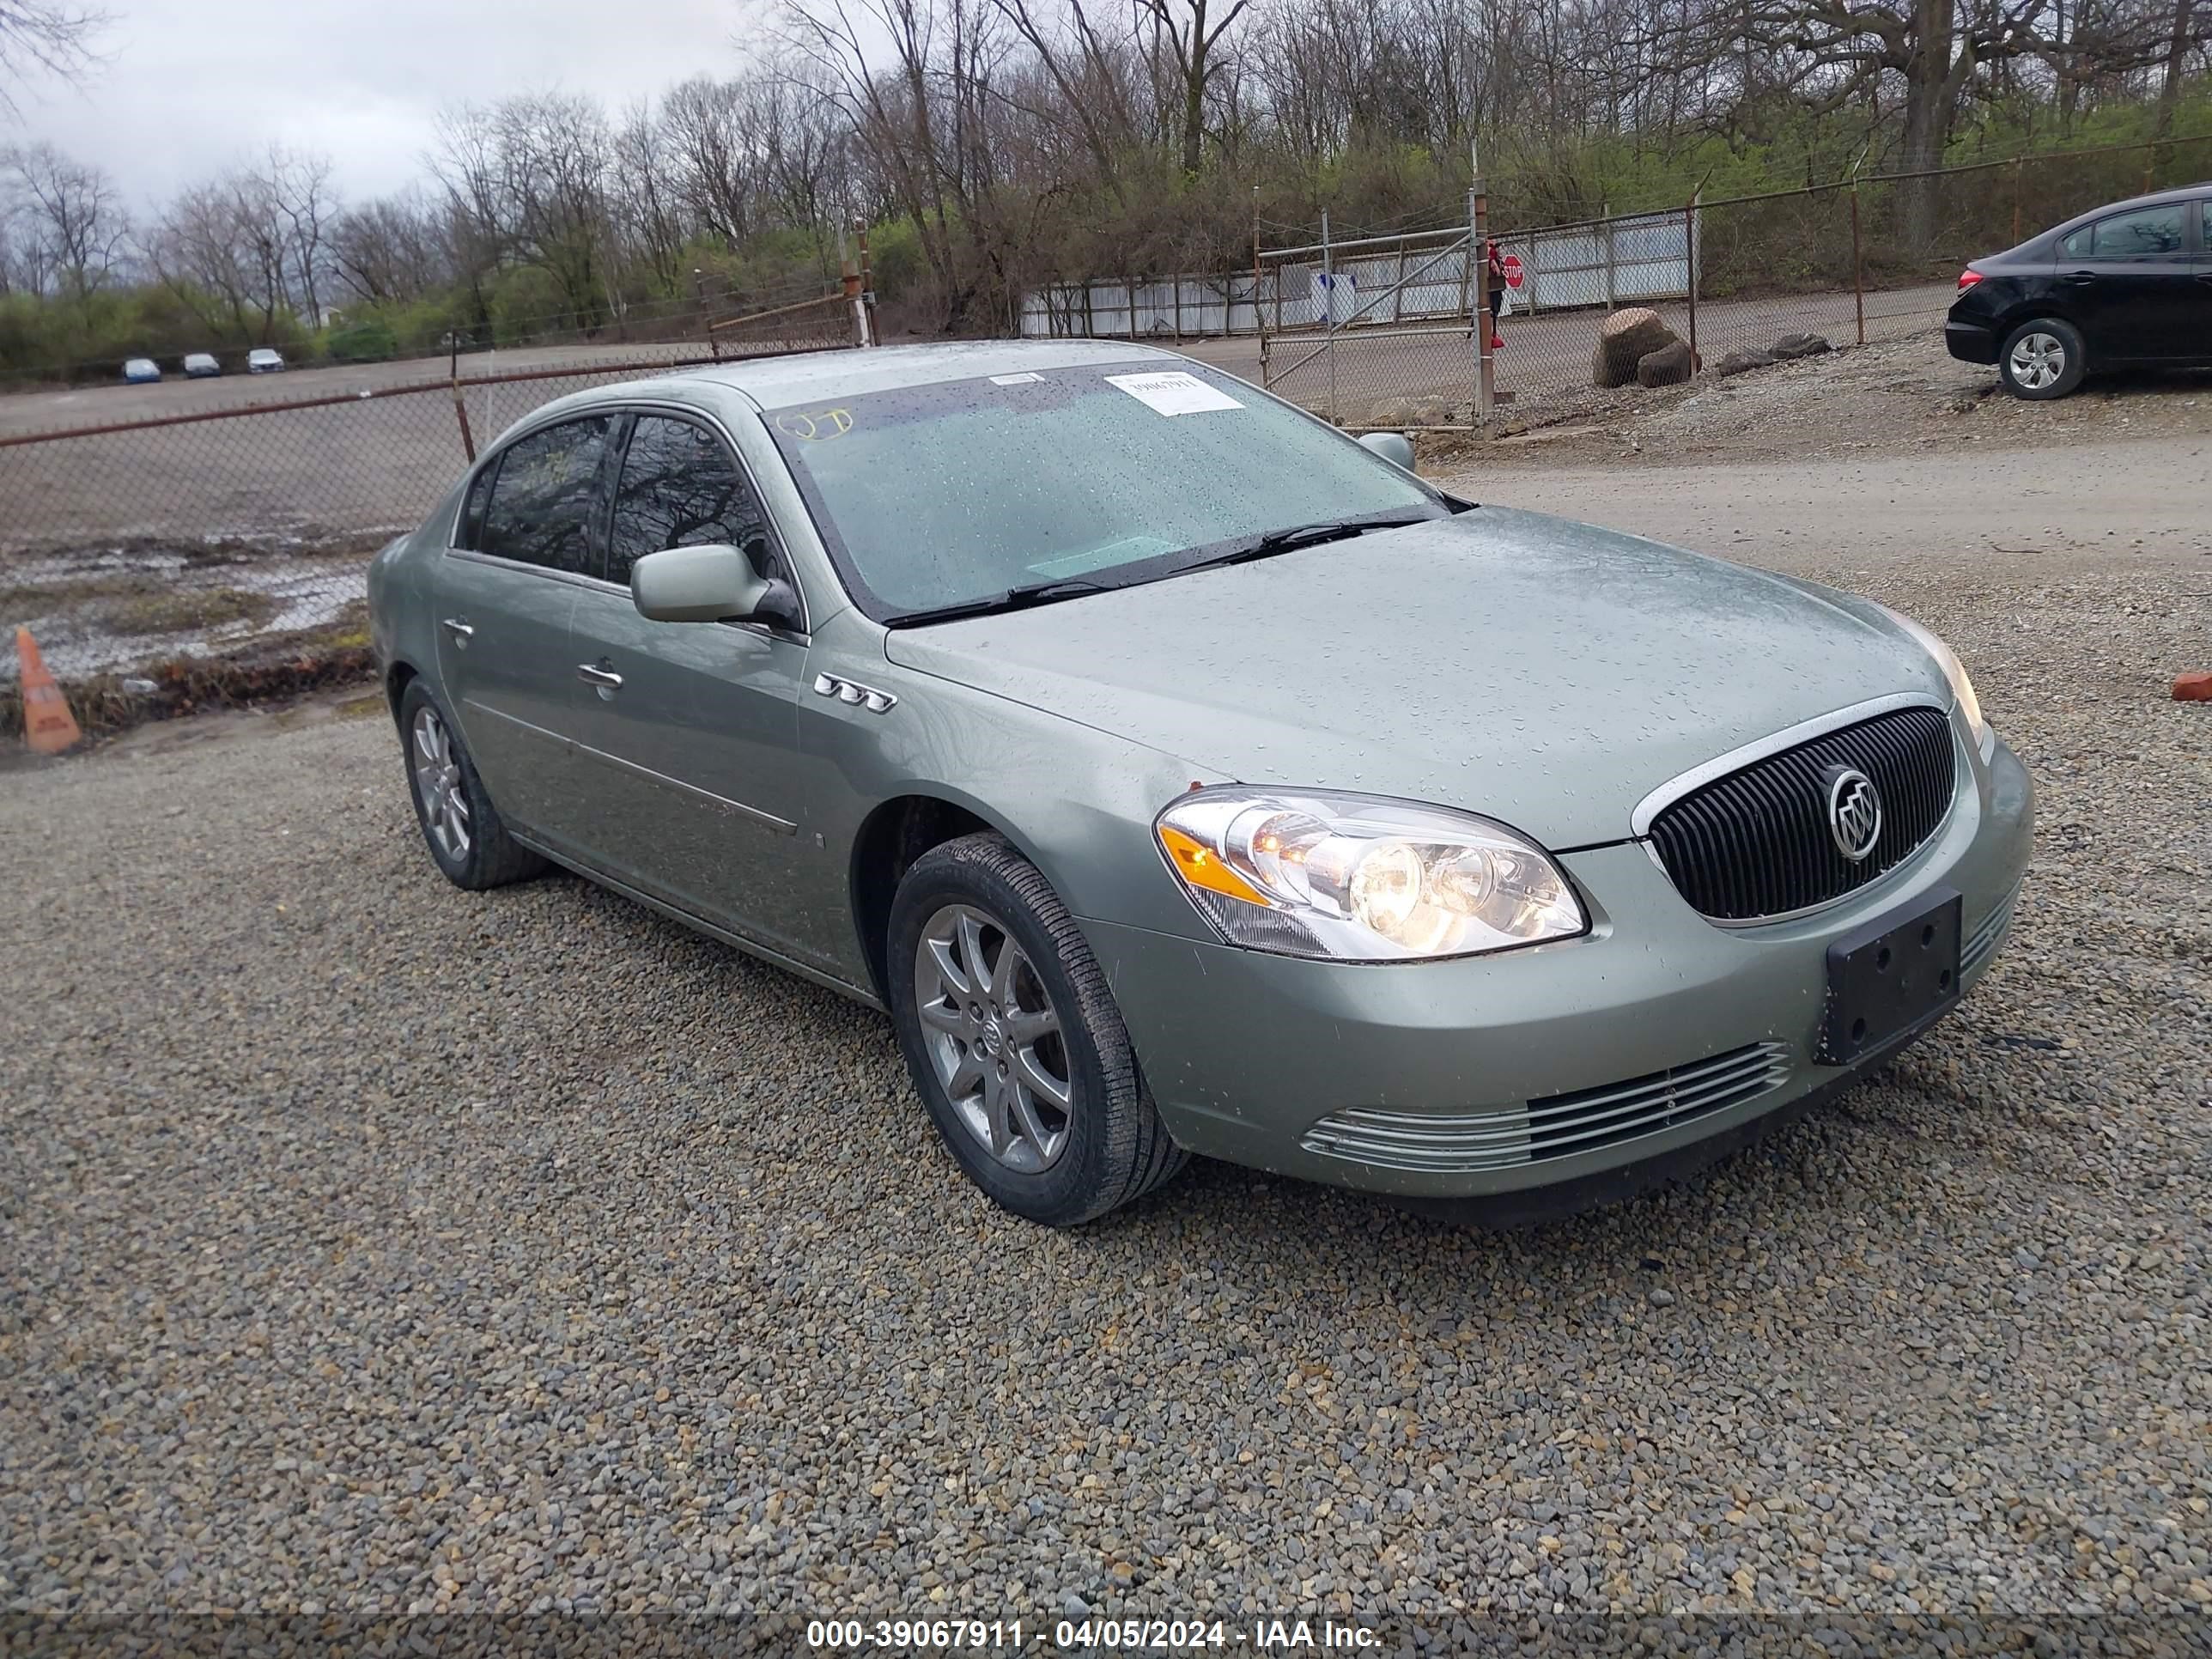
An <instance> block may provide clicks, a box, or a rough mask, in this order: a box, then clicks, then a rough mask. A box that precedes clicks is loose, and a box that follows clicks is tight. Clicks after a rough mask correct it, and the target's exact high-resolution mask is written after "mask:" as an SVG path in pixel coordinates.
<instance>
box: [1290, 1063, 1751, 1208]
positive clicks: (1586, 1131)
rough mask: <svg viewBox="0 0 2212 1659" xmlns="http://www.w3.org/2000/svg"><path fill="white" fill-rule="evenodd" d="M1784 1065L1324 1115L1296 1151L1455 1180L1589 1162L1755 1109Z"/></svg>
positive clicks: (1687, 1070)
mask: <svg viewBox="0 0 2212 1659" xmlns="http://www.w3.org/2000/svg"><path fill="white" fill-rule="evenodd" d="M1789 1056H1790V1049H1789V1047H1788V1045H1787V1044H1784V1043H1780V1042H1754V1043H1751V1044H1749V1045H1747V1046H1746V1047H1744V1048H1732V1049H1730V1050H1729V1051H1728V1052H1727V1053H1726V1054H1714V1055H1712V1056H1711V1057H1710V1058H1707V1059H1705V1060H1691V1061H1689V1062H1687V1063H1686V1064H1684V1065H1681V1066H1674V1067H1671V1068H1670V1069H1668V1070H1667V1071H1664V1072H1654V1073H1650V1074H1649V1075H1647V1076H1644V1077H1635V1078H1626V1079H1622V1080H1621V1081H1620V1082H1618V1083H1608V1084H1605V1085H1601V1086H1600V1087H1598V1088H1595V1089H1581V1090H1577V1091H1574V1092H1572V1093H1570V1094H1562V1095H1547V1096H1544V1097H1541V1098H1540V1099H1536V1100H1531V1101H1529V1102H1528V1103H1526V1104H1525V1105H1524V1106H1522V1107H1520V1108H1517V1109H1507V1110H1504V1111H1497V1112H1475V1113H1465V1114H1458V1115H1448V1116H1447V1115H1437V1116H1428V1115H1423V1114H1419V1113H1413V1112H1397V1111H1383V1110H1380V1109H1376V1110H1363V1109H1352V1110H1348V1111H1341V1112H1332V1113H1330V1114H1329V1115H1328V1116H1327V1117H1324V1118H1322V1120H1321V1121H1319V1122H1317V1123H1316V1124H1315V1125H1314V1126H1313V1127H1311V1128H1310V1129H1308V1130H1307V1131H1306V1133H1305V1134H1304V1137H1303V1138H1302V1139H1301V1140H1300V1142H1299V1144H1300V1145H1301V1146H1304V1148H1305V1150H1306V1151H1308V1152H1316V1153H1319V1154H1321V1155H1322V1156H1324V1157H1328V1158H1343V1159H1346V1160H1347V1161H1349V1162H1352V1163H1355V1164H1371V1165H1374V1166H1376V1167H1377V1168H1381V1169H1387V1170H1417V1171H1425V1172H1428V1173H1431V1174H1445V1175H1448V1174H1462V1175H1464V1174H1473V1173H1475V1172H1477V1171H1480V1170H1504V1169H1510V1168H1512V1167H1513V1166H1514V1165H1516V1164H1528V1163H1533V1162H1535V1161H1537V1160H1539V1159H1542V1158H1570V1157H1572V1156H1574V1155H1576V1154H1577V1153H1581V1152H1595V1151H1596V1150H1597V1149H1599V1148H1600V1147H1604V1146H1614V1145H1616V1144H1618V1143H1620V1142H1621V1141H1626V1140H1633V1139H1636V1138H1637V1137H1638V1136H1639V1135H1648V1134H1654V1133H1657V1132H1658V1131H1660V1130H1662V1129H1665V1128H1669V1127H1673V1126H1674V1125H1675V1124H1677V1123H1680V1122H1683V1121H1686V1120H1688V1119H1691V1118H1693V1117H1702V1116H1704V1115H1706V1114H1708V1113H1711V1112H1717V1111H1723V1110H1725V1109H1727V1108H1729V1107H1730V1106H1735V1105H1740V1104H1741V1103H1744V1102H1746V1101H1748V1100H1755V1099H1757V1098H1758V1097H1759V1096H1761V1095H1763V1094H1765V1093H1766V1092H1767V1091H1770V1090H1771V1089H1774V1088H1777V1087H1779V1086H1780V1085H1781V1084H1782V1083H1783V1081H1784V1079H1786V1078H1787V1077H1788V1076H1789V1075H1790V1066H1789Z"/></svg>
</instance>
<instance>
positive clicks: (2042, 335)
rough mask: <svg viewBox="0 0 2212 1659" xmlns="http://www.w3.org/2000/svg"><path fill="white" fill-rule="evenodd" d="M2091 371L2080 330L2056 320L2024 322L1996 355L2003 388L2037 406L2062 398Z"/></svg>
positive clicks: (2006, 339)
mask: <svg viewBox="0 0 2212 1659" xmlns="http://www.w3.org/2000/svg"><path fill="white" fill-rule="evenodd" d="M2088 370H2089V354H2088V351H2087V348H2086V347H2084V346H2083V344H2082V343H2081V331H2080V330H2079V329H2077V328H2075V326H2074V325H2073V324H2071V323H2069V322H2063V321H2061V320H2060V319H2058V318H2056V317H2039V318H2037V319H2034V320H2033V322H2027V323H2022V324H2021V325H2020V326H2019V327H2018V328H2016V329H2015V330H2013V331H2012V332H2011V333H2009V334H2008V335H2007V336H2005V343H2004V344H2003V346H2002V348H2001V349H1999V350H1998V352H1997V378H1998V379H1999V380H2002V381H2003V382H2004V389H2005V390H2006V391H2007V392H2010V393H2012V395H2013V396H2014V397H2015V398H2027V399H2029V400H2030V401H2031V402H2034V403H2043V402H2045V401H2047V400H2049V399H2050V398H2063V397H2064V396H2065V395H2066V394H2067V393H2068V392H2071V391H2073V390H2074V389H2075V387H2076V386H2080V385H2081V377H2082V376H2083V375H2084V374H2087V373H2088Z"/></svg>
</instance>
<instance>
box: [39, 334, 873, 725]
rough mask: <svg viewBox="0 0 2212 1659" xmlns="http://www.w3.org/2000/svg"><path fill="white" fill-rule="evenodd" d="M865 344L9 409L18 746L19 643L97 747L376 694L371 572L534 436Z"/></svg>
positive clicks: (759, 337)
mask: <svg viewBox="0 0 2212 1659" xmlns="http://www.w3.org/2000/svg"><path fill="white" fill-rule="evenodd" d="M853 330H854V319H853V318H852V314H851V312H850V308H849V302H848V301H847V300H845V299H844V298H843V297H842V296H838V297H836V298H835V299H831V300H825V301H818V302H814V303H811V304H810V305H807V306H803V307H788V308H784V309H782V310H781V313H780V314H779V315H777V316H775V318H773V319H767V318H742V317H741V318H738V319H732V325H730V326H727V327H725V328H720V329H718V330H717V331H716V332H715V334H714V337H713V338H712V340H711V342H710V343H708V345H707V346H705V347H702V344H701V343H699V342H697V341H696V340H694V341H688V342H679V343H673V344H670V345H666V346H663V347H659V348H657V349H656V348H652V347H646V348H642V349H641V348H637V347H631V348H629V349H627V350H617V349H606V348H599V349H592V348H574V347H571V348H554V349H544V350H539V351H536V352H531V353H522V354H502V356H505V357H506V362H504V363H501V362H499V360H498V359H494V360H492V362H489V363H485V362H483V360H481V359H480V360H478V362H479V364H480V365H482V366H478V367H473V368H471V370H470V372H467V373H451V372H449V373H448V374H447V375H446V376H445V377H443V378H436V379H431V378H425V377H424V373H423V371H424V370H425V369H426V368H428V367H430V365H428V364H426V363H422V362H412V363H386V364H377V365H365V366H360V367H356V368H331V369H320V370H312V371H307V372H305V373H296V374H289V375H287V376H286V377H285V378H284V380H282V381H271V380H266V379H264V380H255V381H252V382H248V381H245V380H216V381H204V382H192V383H189V384H188V385H170V386H145V387H131V388H115V389H113V390H109V389H105V388H103V389H102V390H100V391H98V392H64V393H52V394H39V395H27V396H20V397H15V398H7V399H4V400H0V501H5V502H6V503H7V512H6V515H5V518H4V520H0V732H15V731H20V730H21V709H20V706H19V698H18V695H17V679H18V674H17V664H16V661H15V629H16V628H17V627H27V628H28V629H31V631H32V634H33V637H35V638H36V640H37V641H38V642H39V646H40V655H41V656H43V657H44V659H46V665H47V666H48V667H49V668H50V669H52V671H53V672H54V675H55V677H56V678H58V680H60V681H61V682H62V684H63V685H64V689H65V690H66V691H67V692H68V693H69V694H70V696H71V699H72V701H73V702H76V704H77V705H78V716H79V719H80V720H82V721H83V722H84V723H85V724H87V725H88V726H92V727H94V728H97V727H100V726H107V725H113V724H121V723H125V721H127V720H129V719H131V718H133V717H134V716H137V715H143V714H146V713H149V712H155V711H158V710H162V709H169V708H178V707H181V706H185V705H188V704H196V703H199V702H207V701H210V700H221V699H223V698H226V697H229V696H239V695H256V694H260V693H264V692H267V691H270V690H276V689H282V688H288V687H295V686H299V685H305V684H315V683H318V682H319V681H322V680H325V679H329V678H334V677H337V676H339V675H343V674H349V673H355V672H358V671H360V670H361V669H362V667H363V666H364V665H366V663H367V660H368V630H367V615H366V597H365V596H366V586H365V582H366V568H367V563H368V557H369V556H370V555H371V554H373V553H374V551H375V550H376V549H377V548H378V547H379V546H380V545H382V544H383V543H384V542H386V541H387V540H389V539H390V538H392V536H394V535H396V534H398V533H399V532H402V531H404V530H408V529H411V528H413V527H414V526H416V524H418V523H420V522H421V521H422V517H423V515H424V514H425V513H428V511H429V509H430V507H432V506H433V505H434V504H435V502H436V501H437V500H438V498H439V496H440V495H442V494H443V493H444V491H445V490H446V489H447V488H449V487H450V486H451V485H452V483H453V481H454V479H455V478H457V477H459V475H460V473H461V471H462V470H463V469H464V468H465V466H466V465H468V463H469V461H470V459H471V457H472V456H473V455H475V454H476V453H479V452H480V451H481V449H482V448H483V447H485V446H487V445H489V443H490V442H492V441H495V439H496V438H497V436H498V435H499V434H500V433H501V432H502V431H504V430H505V429H506V428H507V427H508V426H510V425H512V424H513V422H515V421H517V420H520V418H521V417H522V416H525V415H526V414H528V413H529V412H530V411H531V410H533V409H536V408H538V406H539V405H541V404H544V403H546V402H548V401H550V399H552V398H557V397H561V396H562V395H564V394H566V393H568V392H574V391H576V390H578V389H579V388H581V387H584V386H597V385H604V384H606V383H609V382H611V381H615V380H626V379H633V378H635V377H638V376H641V375H654V374H665V373H669V372H671V371H673V370H675V369H678V368H687V367H692V366H696V365H701V364H708V363H712V362H717V361H724V362H727V361H735V360H738V359H741V358H744V357H749V356H763V355H770V354H782V353H787V352H796V351H809V350H821V349H835V348H837V347H843V346H849V345H851V344H852V343H853ZM278 387H281V389H282V390H283V391H284V392H288V393H290V394H293V395H290V396H287V397H284V398H281V399H279V398H270V397H269V394H270V392H271V391H272V390H274V389H276V388H278ZM264 399H266V400H265V401H264ZM164 404H166V405H167V407H166V409H164ZM150 410H163V412H149V411H150ZM111 412H112V414H113V415H114V416H116V417H117V418H112V419H106V420H98V421H94V420H92V419H88V416H100V415H104V414H110V413H111ZM72 417H73V418H72ZM64 421H67V422H69V423H68V424H61V423H60V422H64Z"/></svg>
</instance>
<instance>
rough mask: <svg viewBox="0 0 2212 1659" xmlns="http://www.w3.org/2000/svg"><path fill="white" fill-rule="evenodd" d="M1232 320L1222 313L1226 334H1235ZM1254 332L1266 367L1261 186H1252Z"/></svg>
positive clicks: (1233, 301)
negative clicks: (1261, 270)
mask: <svg viewBox="0 0 2212 1659" xmlns="http://www.w3.org/2000/svg"><path fill="white" fill-rule="evenodd" d="M1230 303H1231V306H1232V307H1234V305H1235V303H1236V299H1235V296H1234V295H1231V300H1230ZM1231 320H1232V319H1231V313H1230V312H1228V311H1225V312H1223V313H1221V331H1222V332H1223V333H1224V334H1230V333H1233V332H1235V331H1234V330H1233V329H1231V327H1230V323H1231ZM1252 331H1253V332H1254V333H1255V334H1256V335H1258V336H1259V337H1260V362H1261V364H1262V365H1263V366H1264V365H1265V364H1266V362H1267V312H1266V311H1264V310H1262V309H1261V305H1260V186H1259V185H1253V186H1252ZM1263 384H1264V382H1263Z"/></svg>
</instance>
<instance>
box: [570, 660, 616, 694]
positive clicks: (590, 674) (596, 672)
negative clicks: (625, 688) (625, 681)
mask: <svg viewBox="0 0 2212 1659" xmlns="http://www.w3.org/2000/svg"><path fill="white" fill-rule="evenodd" d="M576 678H578V679H580V680H581V681H583V682H584V683H585V684H586V685H596V686H599V687H600V688H601V689H603V690H608V691H619V690H622V676H621V675H619V674H617V673H616V672H615V671H614V670H612V669H611V668H601V667H600V666H599V665H598V664H596V663H588V662H580V663H578V664H577V665H576Z"/></svg>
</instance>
